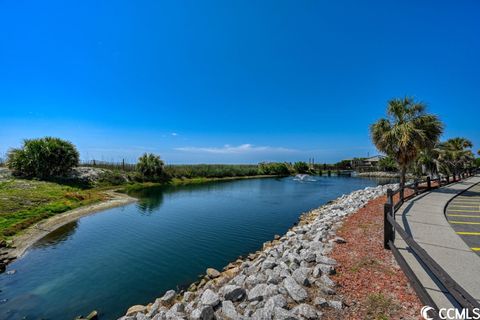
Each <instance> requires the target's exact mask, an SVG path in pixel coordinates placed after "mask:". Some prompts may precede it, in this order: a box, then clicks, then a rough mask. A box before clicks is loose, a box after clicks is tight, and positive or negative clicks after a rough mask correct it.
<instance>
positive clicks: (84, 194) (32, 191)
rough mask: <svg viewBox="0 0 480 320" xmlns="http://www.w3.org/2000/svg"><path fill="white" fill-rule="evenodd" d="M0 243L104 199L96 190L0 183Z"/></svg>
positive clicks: (13, 181)
mask: <svg viewBox="0 0 480 320" xmlns="http://www.w3.org/2000/svg"><path fill="white" fill-rule="evenodd" d="M0 199H1V200H2V201H0V243H1V244H3V245H4V244H5V240H6V239H7V238H8V237H10V236H13V235H15V234H16V233H18V232H20V231H22V230H24V229H26V228H27V227H29V226H31V225H32V224H34V223H36V222H38V221H40V220H42V219H45V218H48V217H51V216H53V215H56V214H58V213H61V212H65V211H67V210H70V209H74V208H77V207H80V206H83V205H87V204H91V203H94V202H97V201H101V200H104V199H105V195H104V194H103V193H102V192H99V191H98V190H82V189H79V188H75V187H70V186H64V185H60V184H57V183H53V182H45V181H35V180H25V179H10V180H6V181H0Z"/></svg>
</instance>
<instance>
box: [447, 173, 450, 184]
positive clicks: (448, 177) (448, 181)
mask: <svg viewBox="0 0 480 320" xmlns="http://www.w3.org/2000/svg"><path fill="white" fill-rule="evenodd" d="M449 183H450V176H448V175H447V184H449Z"/></svg>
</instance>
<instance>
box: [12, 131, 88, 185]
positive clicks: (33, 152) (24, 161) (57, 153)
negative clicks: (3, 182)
mask: <svg viewBox="0 0 480 320" xmlns="http://www.w3.org/2000/svg"><path fill="white" fill-rule="evenodd" d="M78 162H79V153H78V151H77V149H76V148H75V146H74V145H73V144H72V143H70V142H69V141H65V140H62V139H59V138H53V137H45V138H40V139H26V140H24V142H23V146H22V148H20V149H12V150H10V151H9V153H8V156H7V166H8V167H9V168H10V169H11V170H12V171H13V174H15V175H20V176H25V177H33V178H39V179H49V178H52V177H61V176H65V175H67V174H68V173H69V172H70V171H71V170H72V168H73V167H75V166H77V165H78Z"/></svg>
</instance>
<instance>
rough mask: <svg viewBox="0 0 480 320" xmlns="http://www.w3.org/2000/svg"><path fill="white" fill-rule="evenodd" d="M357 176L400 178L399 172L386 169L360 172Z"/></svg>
mask: <svg viewBox="0 0 480 320" xmlns="http://www.w3.org/2000/svg"><path fill="white" fill-rule="evenodd" d="M357 177H364V178H400V174H399V173H398V172H384V171H374V172H359V173H357Z"/></svg>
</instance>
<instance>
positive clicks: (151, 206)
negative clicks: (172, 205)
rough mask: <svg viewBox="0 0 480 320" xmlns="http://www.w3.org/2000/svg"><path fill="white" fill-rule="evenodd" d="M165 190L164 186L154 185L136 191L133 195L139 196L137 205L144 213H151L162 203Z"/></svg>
mask: <svg viewBox="0 0 480 320" xmlns="http://www.w3.org/2000/svg"><path fill="white" fill-rule="evenodd" d="M164 191H165V190H164V188H162V187H154V188H146V189H143V190H140V191H136V192H134V193H132V194H131V195H132V196H134V197H137V198H139V200H138V202H137V207H138V208H139V209H140V211H141V212H142V213H144V214H151V213H152V212H153V211H155V210H156V209H158V208H160V206H161V205H162V203H163V193H164Z"/></svg>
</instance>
